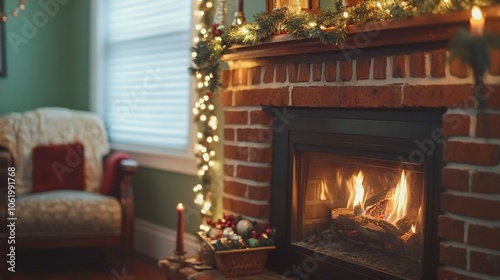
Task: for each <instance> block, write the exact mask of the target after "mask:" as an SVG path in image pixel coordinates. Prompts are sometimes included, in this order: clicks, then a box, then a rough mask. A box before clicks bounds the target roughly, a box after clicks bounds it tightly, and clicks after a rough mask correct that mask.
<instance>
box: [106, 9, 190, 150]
mask: <svg viewBox="0 0 500 280" xmlns="http://www.w3.org/2000/svg"><path fill="white" fill-rule="evenodd" d="M105 2H106V4H105V11H106V12H105V17H104V18H105V23H106V26H107V29H106V31H105V37H104V41H105V42H104V46H103V47H104V54H103V57H104V61H103V64H104V67H105V68H104V73H105V74H104V79H103V82H104V87H103V91H104V95H105V100H104V103H105V106H104V109H105V110H104V112H105V116H104V117H105V120H106V125H107V128H108V133H109V137H110V140H111V142H112V143H118V144H126V145H132V146H135V147H136V148H137V150H141V148H144V149H147V148H150V147H157V148H166V149H172V150H187V148H188V143H189V124H190V122H191V117H190V98H189V91H190V76H189V72H188V70H187V69H188V67H189V65H190V60H191V55H190V54H191V51H190V46H191V14H192V7H191V3H192V2H191V1H186V0H182V1H179V0H106V1H105Z"/></svg>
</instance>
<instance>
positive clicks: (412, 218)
mask: <svg viewBox="0 0 500 280" xmlns="http://www.w3.org/2000/svg"><path fill="white" fill-rule="evenodd" d="M417 216H418V208H414V209H413V210H411V211H410V212H408V213H407V214H406V215H405V216H404V217H403V218H401V219H400V220H399V221H397V222H396V226H397V227H398V228H399V229H400V230H401V231H402V232H403V233H405V232H408V231H409V230H411V226H412V225H416V224H417Z"/></svg>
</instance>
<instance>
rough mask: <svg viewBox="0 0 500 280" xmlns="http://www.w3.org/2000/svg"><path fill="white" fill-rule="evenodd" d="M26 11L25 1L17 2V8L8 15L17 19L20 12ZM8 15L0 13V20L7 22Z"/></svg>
mask: <svg viewBox="0 0 500 280" xmlns="http://www.w3.org/2000/svg"><path fill="white" fill-rule="evenodd" d="M24 9H26V0H19V1H18V4H17V7H16V8H15V9H14V10H13V11H12V12H11V13H10V14H11V15H12V17H17V16H18V15H19V12H20V11H24ZM7 19H8V14H7V13H5V12H1V11H0V20H2V21H3V22H7Z"/></svg>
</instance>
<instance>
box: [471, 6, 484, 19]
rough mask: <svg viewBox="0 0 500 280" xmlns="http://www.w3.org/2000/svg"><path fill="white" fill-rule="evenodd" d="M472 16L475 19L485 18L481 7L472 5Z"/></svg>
mask: <svg viewBox="0 0 500 280" xmlns="http://www.w3.org/2000/svg"><path fill="white" fill-rule="evenodd" d="M472 18H473V19H475V20H480V19H482V18H483V13H481V9H479V7H478V6H474V7H472Z"/></svg>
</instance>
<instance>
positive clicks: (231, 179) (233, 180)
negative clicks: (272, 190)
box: [224, 175, 270, 187]
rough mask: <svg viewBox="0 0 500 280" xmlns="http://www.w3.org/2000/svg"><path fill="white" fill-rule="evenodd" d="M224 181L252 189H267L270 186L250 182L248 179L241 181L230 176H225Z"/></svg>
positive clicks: (263, 183)
mask: <svg viewBox="0 0 500 280" xmlns="http://www.w3.org/2000/svg"><path fill="white" fill-rule="evenodd" d="M224 181H228V182H235V183H240V184H244V185H249V186H252V187H269V186H270V182H257V181H252V180H249V179H241V178H237V177H231V176H227V175H225V176H224Z"/></svg>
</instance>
